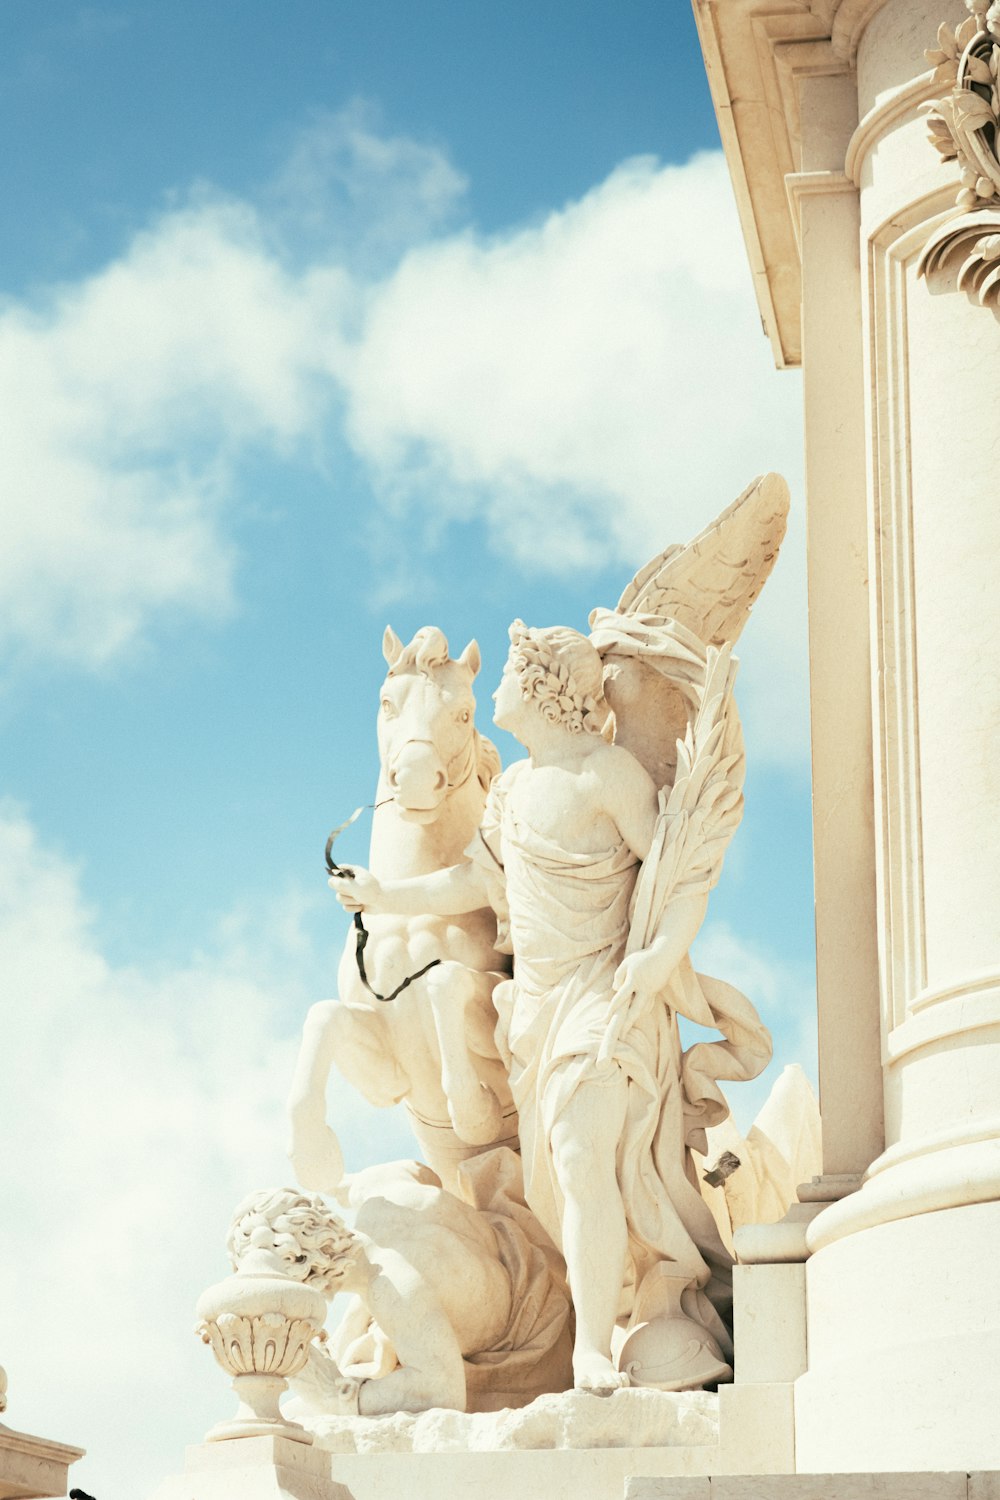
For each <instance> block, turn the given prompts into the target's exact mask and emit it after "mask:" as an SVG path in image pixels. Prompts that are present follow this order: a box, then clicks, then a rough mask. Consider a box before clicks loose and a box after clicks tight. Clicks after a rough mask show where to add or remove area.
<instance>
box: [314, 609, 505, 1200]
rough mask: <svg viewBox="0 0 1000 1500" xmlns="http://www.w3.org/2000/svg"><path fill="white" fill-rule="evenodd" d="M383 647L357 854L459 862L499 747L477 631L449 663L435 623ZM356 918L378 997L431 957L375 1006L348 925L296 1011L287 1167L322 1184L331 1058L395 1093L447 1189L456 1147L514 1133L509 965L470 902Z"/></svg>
mask: <svg viewBox="0 0 1000 1500" xmlns="http://www.w3.org/2000/svg"><path fill="white" fill-rule="evenodd" d="M382 651H383V654H384V656H385V659H386V662H387V663H388V666H389V672H388V675H387V677H386V679H385V682H384V683H383V685H382V692H381V701H380V707H379V719H378V742H379V755H380V759H381V775H380V777H379V783H378V792H377V794H376V798H375V801H376V804H378V805H377V806H376V810H375V813H374V817H373V823H372V836H371V847H370V852H369V866H370V868H371V870H372V872H373V873H374V874H376V875H391V877H392V878H393V879H397V880H398V879H401V878H406V877H407V876H420V875H427V874H430V873H431V872H432V871H434V870H438V869H441V868H443V867H445V866H448V865H453V864H456V863H458V862H459V861H460V860H461V859H462V856H463V854H464V851H465V849H466V848H467V847H468V845H469V843H470V841H471V840H472V839H473V838H474V837H475V835H476V831H477V829H478V828H479V823H480V819H481V816H482V811H483V805H484V802H485V799H486V790H487V788H488V786H489V784H490V781H491V780H492V778H493V776H494V775H495V774H496V773H497V771H499V769H500V757H499V756H498V754H497V752H496V749H495V747H494V746H493V745H492V744H491V743H490V741H489V740H488V739H486V738H485V737H484V736H483V735H481V734H480V733H479V732H478V730H477V729H476V727H475V723H474V715H475V706H476V705H475V699H474V698H473V695H472V682H473V679H474V677H475V676H476V673H477V672H478V671H479V665H480V656H479V647H478V646H477V645H476V643H475V641H471V642H470V643H469V645H468V646H466V648H465V650H464V651H463V652H462V654H461V656H460V657H459V658H458V659H457V660H452V658H451V657H450V656H449V653H448V642H447V640H446V639H445V637H444V635H443V634H442V632H441V631H440V630H438V629H436V628H434V627H430V626H428V627H425V628H424V629H423V630H420V631H418V632H417V634H416V635H415V636H414V638H413V640H412V641H411V642H410V644H409V645H408V646H405V647H404V645H403V643H402V641H401V640H400V639H399V638H398V636H396V635H395V633H394V632H393V631H392V630H391V629H388V628H387V629H386V632H385V636H384V638H383V642H382ZM367 923H368V929H369V941H368V945H367V948H366V950H365V965H366V968H367V973H368V978H369V980H370V983H371V986H372V989H374V990H375V991H377V992H378V993H379V994H382V995H389V994H391V993H392V992H393V990H394V989H395V988H396V986H397V985H399V984H401V983H402V981H403V980H405V979H406V978H407V977H408V976H409V975H411V974H414V973H416V972H417V971H419V970H420V969H422V968H423V967H424V966H425V965H427V964H429V963H430V962H431V961H432V960H433V959H438V960H440V962H439V963H438V964H436V965H435V967H433V968H431V969H430V970H429V971H428V972H427V973H426V974H424V975H422V976H421V977H419V978H417V979H415V980H414V982H413V983H412V984H411V985H410V986H409V987H408V988H406V989H405V990H403V992H402V993H401V994H399V995H398V996H397V997H396V998H395V999H394V1000H392V1001H391V1002H390V1003H388V1004H382V1003H380V1002H379V1001H378V1000H376V999H375V998H374V996H373V995H372V994H371V993H370V991H369V990H368V989H366V988H365V986H364V984H363V982H362V980H361V978H360V975H359V972H358V966H357V963H356V955H355V947H356V942H355V937H356V934H355V931H354V930H353V929H352V931H351V933H350V934H349V936H348V939H347V945H346V948H345V951H344V956H343V958H342V960H341V964H340V970H339V976H338V977H339V987H340V999H339V1001H338V1000H326V1001H322V1002H321V1003H320V1004H318V1005H314V1006H313V1007H312V1009H311V1010H310V1011H309V1014H308V1016H307V1018H306V1024H305V1029H304V1033H303V1039H302V1047H301V1050H300V1053H299V1060H298V1064H297V1067H296V1073H295V1081H294V1084H293V1089H292V1098H291V1102H290V1107H291V1114H292V1128H293V1138H294V1139H293V1150H292V1155H293V1160H294V1162H295V1165H296V1169H297V1171H298V1174H299V1180H300V1181H301V1182H302V1184H303V1186H306V1187H312V1188H314V1189H319V1190H322V1187H323V1185H324V1184H323V1182H322V1181H321V1179H322V1178H324V1177H325V1176H327V1175H329V1163H328V1158H329V1157H330V1153H331V1151H332V1150H333V1149H334V1148H333V1147H332V1146H331V1144H330V1142H331V1136H330V1133H329V1132H328V1130H327V1127H326V1123H325V1092H326V1083H327V1078H328V1076H329V1073H330V1069H331V1067H332V1066H333V1065H336V1067H337V1068H338V1069H339V1071H340V1072H341V1073H343V1075H344V1077H345V1078H347V1079H348V1081H349V1082H350V1083H352V1084H353V1085H354V1086H355V1087H356V1088H357V1089H359V1090H360V1091H361V1093H362V1094H363V1095H364V1096H365V1098H366V1099H368V1100H369V1101H370V1102H371V1103H372V1104H376V1105H390V1104H397V1103H398V1102H399V1101H400V1100H403V1101H404V1102H405V1104H406V1106H407V1109H408V1110H409V1113H410V1118H411V1123H412V1125H413V1130H414V1133H415V1135H416V1136H417V1139H418V1140H419V1142H420V1145H421V1148H422V1150H423V1154H424V1159H425V1160H426V1162H427V1163H428V1165H429V1166H431V1167H433V1169H434V1170H435V1171H436V1172H437V1174H438V1176H439V1177H440V1178H441V1180H442V1182H443V1183H444V1184H445V1186H448V1187H455V1186H457V1179H456V1175H455V1174H456V1171H457V1168H458V1166H459V1163H460V1162H462V1161H464V1160H465V1159H466V1158H467V1157H469V1156H474V1155H476V1154H477V1153H478V1152H480V1151H482V1150H484V1149H486V1148H487V1147H490V1146H494V1145H511V1146H516V1144H517V1116H516V1111H515V1108H514V1104H513V1101H512V1100H511V1096H510V1089H509V1087H508V1083H507V1074H506V1070H505V1068H504V1065H503V1063H502V1062H501V1060H500V1057H499V1056H498V1054H497V1051H496V1046H495V1043H494V1041H493V1031H494V1027H495V1025H496V1013H495V1011H494V1009H493V1002H492V994H493V989H494V987H495V985H496V984H497V982H498V981H499V980H500V979H502V978H503V977H504V968H505V966H506V965H507V964H508V962H509V961H508V960H506V959H504V958H503V957H502V956H501V955H500V954H498V953H497V952H496V950H495V948H494V943H495V941H496V919H495V917H494V915H493V913H492V911H490V910H484V911H478V912H472V913H470V914H469V915H467V916H456V917H447V918H442V917H415V918H414V917H397V916H372V917H370V918H368V919H367ZM307 1178H309V1179H310V1180H309V1181H307V1180H306V1179H307Z"/></svg>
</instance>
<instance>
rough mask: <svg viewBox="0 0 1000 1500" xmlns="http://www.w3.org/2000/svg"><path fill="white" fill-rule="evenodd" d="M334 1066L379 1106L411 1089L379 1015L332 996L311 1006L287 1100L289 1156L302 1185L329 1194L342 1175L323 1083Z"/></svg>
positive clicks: (395, 1101)
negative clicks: (349, 1005)
mask: <svg viewBox="0 0 1000 1500" xmlns="http://www.w3.org/2000/svg"><path fill="white" fill-rule="evenodd" d="M334 1064H336V1066H337V1068H338V1070H339V1072H341V1073H342V1074H343V1075H344V1077H345V1078H346V1079H348V1081H349V1082H350V1083H352V1084H354V1086H355V1087H356V1088H357V1089H358V1090H359V1091H360V1092H361V1093H362V1094H363V1095H364V1096H365V1098H366V1099H368V1100H369V1102H370V1103H372V1104H375V1105H378V1106H384V1105H390V1104H398V1103H399V1101H400V1100H401V1099H402V1098H404V1097H405V1095H406V1094H407V1093H408V1092H409V1089H410V1080H409V1078H408V1077H407V1075H406V1074H405V1073H404V1072H403V1069H402V1068H401V1067H400V1065H399V1063H398V1062H397V1060H396V1058H395V1056H394V1054H393V1052H392V1049H391V1045H390V1041H389V1037H388V1035H387V1031H386V1027H385V1022H384V1020H383V1018H382V1017H381V1016H378V1015H376V1014H375V1013H374V1012H369V1011H364V1010H358V1009H355V1008H353V1007H348V1006H346V1005H341V1004H340V1003H339V1001H336V1000H322V1001H320V1002H319V1003H318V1004H316V1005H313V1006H311V1007H310V1009H309V1011H308V1013H307V1015H306V1019H305V1025H304V1026H303V1028H302V1042H301V1044H300V1046H299V1055H298V1058H297V1060H296V1063H295V1071H294V1073H293V1075H292V1089H291V1094H290V1095H289V1100H288V1112H289V1115H290V1117H291V1125H292V1138H291V1144H290V1146H289V1150H288V1155H289V1157H290V1158H291V1162H292V1166H293V1168H294V1170H295V1175H296V1177H297V1178H298V1181H299V1183H300V1184H301V1186H302V1187H305V1188H310V1189H311V1190H312V1191H313V1192H320V1193H323V1192H326V1193H332V1192H333V1191H334V1190H335V1189H336V1187H337V1186H338V1185H339V1183H340V1182H341V1180H342V1178H343V1176H344V1162H343V1157H342V1156H341V1152H340V1146H339V1144H338V1141H337V1137H336V1136H335V1135H334V1133H333V1131H332V1130H331V1129H330V1127H329V1126H328V1125H327V1123H326V1085H327V1080H328V1079H329V1076H330V1070H331V1068H332V1067H333V1065H334Z"/></svg>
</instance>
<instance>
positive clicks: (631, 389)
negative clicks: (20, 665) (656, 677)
mask: <svg viewBox="0 0 1000 1500" xmlns="http://www.w3.org/2000/svg"><path fill="white" fill-rule="evenodd" d="M463 190H464V183H463V179H462V178H461V175H460V174H459V173H458V172H457V171H456V169H455V168H454V167H453V166H452V165H451V163H450V162H449V161H448V159H447V157H446V156H445V155H444V154H443V153H442V152H441V151H439V150H438V149H437V148H436V147H432V146H426V145H422V144H419V143H414V142H412V141H407V140H405V139H402V138H388V139H385V138H382V137H381V136H380V135H379V134H378V133H377V131H376V129H375V127H374V124H373V121H372V118H371V117H370V115H369V114H367V113H366V112H365V110H364V109H363V108H361V107H360V106H358V107H353V108H352V109H351V110H349V111H347V112H345V113H343V114H341V115H338V116H327V115H323V116H317V117H316V119H315V120H314V121H313V122H312V124H311V125H310V126H309V127H308V128H307V129H306V131H305V132H304V134H303V135H302V136H301V138H300V139H299V140H298V142H297V143H296V144H295V146H294V148H293V149H292V151H291V154H290V157H289V160H288V163H287V165H286V167H285V169H284V170H283V172H282V173H279V175H278V178H277V179H276V181H275V183H273V184H272V185H271V187H270V188H268V189H266V190H264V191H262V194H261V195H260V199H259V201H258V202H257V203H256V204H250V203H247V202H234V201H231V200H226V199H223V198H221V197H220V196H219V195H217V194H214V193H213V192H212V191H211V190H208V189H204V188H203V189H201V190H199V191H198V192H197V193H195V194H194V195H193V197H192V201H191V203H190V204H189V205H188V206H187V207H183V208H180V209H178V210H177V211H175V212H172V213H170V214H168V215H166V216H164V217H163V218H161V219H159V220H158V221H156V222H155V223H154V224H152V225H151V227H150V228H149V229H148V230H147V231H146V232H145V233H143V234H141V235H139V236H138V237H137V238H136V239H135V240H134V241H133V242H132V243H131V244H130V245H129V247H128V248H127V250H126V251H125V253H124V254H123V255H122V257H121V258H120V259H119V260H118V261H116V262H114V263H113V264H111V265H109V266H108V267H107V268H106V269H105V270H104V271H102V272H101V273H100V274H99V275H96V276H93V277H91V278H89V279H88V280H86V281H84V282H82V283H80V284H77V285H73V286H67V287H62V288H59V289H57V290H56V291H54V292H53V294H52V295H51V297H50V298H49V300H48V302H47V303H46V305H45V306H42V307H40V306H34V307H31V308H28V307H24V306H19V305H11V306H8V307H7V309H6V310H5V311H4V312H3V313H2V314H0V405H2V410H3V412H4V426H5V431H4V440H3V442H2V444H0V535H2V538H3V542H4V546H3V549H2V552H0V619H2V621H3V625H2V627H0V653H3V654H5V655H6V656H7V658H8V659H10V658H14V659H15V660H16V659H21V660H23V659H29V660H30V659H31V658H32V657H34V656H42V655H48V656H56V657H62V658H64V659H68V660H71V661H74V662H78V663H81V664H83V665H86V666H90V667H94V666H100V665H101V664H103V663H105V662H107V661H109V660H111V659H113V658H114V657H116V656H117V655H119V654H121V653H122V652H123V651H127V650H128V649H129V648H130V647H131V646H132V645H134V643H135V642H136V641H137V640H141V639H142V638H143V636H144V634H145V633H146V632H147V631H148V629H149V627H150V624H151V622H153V621H155V619H156V618H157V617H158V616H159V615H161V614H162V613H163V612H164V611H176V610H187V611H197V612H201V613H203V614H206V615H212V614H215V615H219V614H224V613H225V611H226V610H227V609H228V608H229V607H230V606H231V602H232V599H233V594H234V588H235V583H234V579H235V576H236V574H235V570H236V561H235V557H234V550H233V543H232V526H231V520H230V516H229V513H228V511H227V505H228V504H229V503H230V502H231V501H232V499H233V497H234V496H235V495H236V494H238V479H239V475H240V466H241V464H242V463H243V462H244V461H245V460H246V459H247V457H248V456H249V455H251V454H252V453H254V452H256V451H259V449H260V447H261V446H262V445H263V446H264V447H266V448H269V449H270V450H271V451H273V452H277V453H279V454H283V455H285V456H286V457H287V459H288V461H289V462H308V461H309V455H310V454H311V453H312V452H313V451H315V448H316V446H317V445H318V444H319V443H320V442H321V440H322V436H323V434H324V433H326V434H330V435H331V436H332V437H333V438H334V439H335V438H336V437H337V436H338V434H339V435H340V436H341V437H342V438H346V440H347V441H348V442H349V443H350V444H351V445H352V446H353V448H354V450H355V452H356V454H357V455H358V457H359V458H360V459H361V460H362V462H363V464H364V465H365V466H366V468H367V471H368V473H369V476H370V482H371V485H372V491H373V495H374V497H375V500H376V502H377V503H378V505H379V506H380V507H381V508H382V509H383V511H384V512H386V513H387V514H392V515H394V516H397V517H406V516H410V517H417V518H419V517H424V518H426V519H427V522H428V525H429V526H430V527H432V528H438V529H440V527H441V526H442V525H443V524H446V523H447V521H448V519H449V518H451V519H468V518H469V517H478V518H482V519H484V520H485V522H486V524H487V530H488V534H489V536H490V538H491V540H492V546H493V548H494V549H495V550H496V551H497V552H498V553H502V554H504V555H505V556H507V557H509V558H511V559H513V560H514V561H516V562H517V563H518V564H519V565H520V566H522V567H528V568H531V569H534V570H536V571H538V572H540V573H543V574H544V573H548V574H551V575H560V574H562V575H566V576H568V575H571V574H572V573H573V572H574V571H575V570H577V569H578V568H579V567H580V566H581V565H594V564H595V563H596V562H598V561H601V560H614V561H616V562H620V563H621V565H622V570H623V572H625V571H626V570H627V568H628V566H629V565H631V564H636V563H641V562H642V561H644V560H645V558H646V557H647V556H649V555H650V554H651V553H652V552H655V551H657V550H659V549H660V548H661V547H663V546H664V545H665V544H666V543H667V542H670V541H677V540H683V539H684V538H685V537H687V536H689V535H691V534H692V533H693V532H695V531H697V530H699V529H700V528H701V527H702V526H703V525H704V524H705V523H706V521H707V520H708V519H710V518H711V517H712V516H713V515H714V514H715V513H716V512H717V511H718V510H719V509H720V508H721V506H722V505H724V504H725V503H727V502H728V501H729V500H730V499H732V498H733V497H734V496H735V495H736V494H738V493H739V491H740V490H741V489H742V488H743V486H744V485H745V484H746V483H747V481H748V480H749V479H750V478H752V477H753V476H754V475H755V474H756V473H759V472H761V471H762V470H764V469H766V468H773V467H777V468H782V469H784V470H786V471H787V472H788V473H789V477H790V478H791V480H792V482H793V488H795V489H796V490H799V488H800V485H799V483H798V480H799V476H800V467H801V460H800V443H799V426H800V422H799V410H798V400H799V393H798V385H797V382H796V380H795V378H794V377H787V376H786V377H781V376H778V375H777V374H776V372H775V371H774V370H773V369H772V368H771V367H770V362H769V356H768V352H767V347H766V344H765V341H764V340H763V339H762V338H761V337H760V332H759V328H758V326H757V325H756V320H755V318H754V315H753V312H752V299H751V296H750V288H749V283H748V278H747V273H746V269H745V256H744V252H743V246H742V242H741V237H740V233H739V228H738V224H737V220H736V214H735V210H734V208H733V206H732V203H731V196H730V192H729V185H728V180H727V178H726V173H725V167H724V164H723V162H722V158H721V155H719V154H718V153H713V154H705V155H701V156H698V157H695V158H694V159H692V160H691V161H690V162H688V163H687V164H686V165H683V166H671V167H662V166H660V165H659V164H658V163H657V162H656V161H655V160H653V159H651V158H639V159H636V160H634V161H631V162H627V163H625V164H624V165H622V166H621V167H619V168H618V169H617V170H616V171H615V172H614V173H612V174H611V176H610V177H609V178H608V179H607V180H606V181H605V182H603V183H602V184H600V185H599V186H597V187H595V188H594V189H593V190H592V191H591V192H590V193H588V194H586V195H585V196H584V197H583V198H582V199H580V200H579V201H577V202H573V203H570V204H568V205H566V206H565V207H564V208H563V209H561V210H560V211H558V212H555V213H553V214H551V215H550V216H549V218H548V219H546V220H545V221H544V222H543V223H541V224H538V225H534V226H532V227H529V228H515V229H513V230H511V232H509V233H507V234H504V235H499V236H493V237H489V238H484V237H482V236H480V235H477V234H476V233H475V232H474V231H473V230H471V229H467V230H464V231H452V232H444V230H443V229H442V227H441V226H442V224H443V223H445V222H446V221H447V220H448V216H449V215H451V214H453V213H454V210H455V207H456V205H457V204H458V203H459V202H460V201H461V197H462V193H463ZM309 205H312V206H313V207H312V208H310V207H309ZM311 213H314V218H313V219H310V214H311ZM338 216H339V220H340V222H341V230H342V234H341V237H340V242H339V248H338V249H337V250H336V252H335V253H334V254H330V253H328V252H327V253H324V254H323V255H319V254H318V253H316V254H313V253H312V252H313V251H314V250H317V246H316V245H315V244H310V247H309V248H310V253H309V254H308V255H305V256H304V255H303V245H305V244H307V242H309V238H310V234H311V233H312V231H315V230H316V229H317V226H321V225H331V224H334V223H335V222H337V221H338ZM310 224H311V226H312V228H311V229H310ZM335 238H336V237H335ZM390 252H391V253H390ZM387 257H388V264H387V259H386V258H387ZM331 503H336V502H335V500H333V498H331ZM797 524H798V523H796V525H797ZM787 550H788V553H789V557H790V559H791V560H790V561H789V562H784V561H783V562H782V564H781V565H780V566H779V569H778V571H777V574H776V576H775V578H774V580H773V581H772V582H771V583H770V584H769V586H768V589H767V591H766V592H765V595H764V598H763V600H762V602H761V605H760V606H759V620H755V622H754V623H753V624H752V626H751V629H752V630H753V631H754V632H755V633H756V636H757V644H756V645H755V649H754V652H753V653H751V663H750V667H749V669H748V674H747V678H746V682H745V687H746V689H748V691H746V693H745V702H747V704H748V707H749V713H748V719H749V721H750V723H751V726H752V728H753V732H754V736H755V745H756V747H757V749H758V753H761V752H762V753H765V754H769V755H773V756H776V757H778V758H786V759H787V758H801V757H802V755H803V752H804V748H805V744H806V738H807V730H806V715H805V707H804V705H805V631H804V628H803V621H804V565H803V560H802V546H801V529H799V531H798V532H797V533H796V532H795V530H794V527H793V533H792V536H791V538H790V542H789V544H788V549H787ZM417 561H418V562H419V559H418V560H417ZM594 602H595V603H597V602H599V601H597V600H595V601H594ZM603 602H612V601H603ZM755 659H756V660H755ZM765 662H766V668H765V666H764V663H765Z"/></svg>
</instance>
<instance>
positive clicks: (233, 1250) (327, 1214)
mask: <svg viewBox="0 0 1000 1500" xmlns="http://www.w3.org/2000/svg"><path fill="white" fill-rule="evenodd" d="M356 1243H357V1235H356V1234H355V1233H354V1232H353V1230H351V1229H348V1227H347V1225H346V1224H345V1223H344V1221H343V1219H341V1218H340V1217H339V1216H338V1215H337V1214H335V1213H334V1212H333V1211H332V1209H330V1208H328V1207H327V1205H326V1204H325V1203H324V1202H323V1199H322V1198H319V1197H312V1198H310V1197H308V1196H307V1195H306V1194H304V1193H299V1192H297V1191H296V1190H295V1189H294V1188H266V1189H264V1190H263V1191H261V1192H258V1193H251V1194H250V1196H249V1198H245V1199H244V1200H243V1202H242V1203H241V1204H240V1206H239V1208H237V1210H236V1212H235V1214H234V1215H233V1221H232V1223H231V1225H230V1226H229V1237H228V1239H227V1241H226V1248H227V1249H228V1251H229V1255H230V1258H231V1260H232V1262H233V1265H234V1266H235V1267H238V1266H239V1263H240V1261H241V1259H242V1258H243V1256H244V1255H245V1254H246V1253H247V1251H248V1250H251V1249H254V1248H256V1247H259V1246H263V1247H264V1248H267V1249H273V1250H277V1251H278V1252H279V1253H280V1252H281V1251H282V1250H285V1251H297V1254H296V1255H294V1257H292V1259H293V1260H294V1262H296V1263H295V1264H294V1267H293V1266H292V1265H290V1267H289V1273H290V1274H291V1275H293V1276H294V1277H295V1279H296V1280H297V1281H304V1282H307V1283H308V1284H309V1285H310V1286H315V1287H316V1289H317V1290H318V1291H320V1292H322V1293H323V1294H324V1296H327V1297H330V1296H332V1295H333V1293H334V1292H335V1291H336V1290H337V1284H338V1282H339V1281H340V1278H341V1276H342V1274H343V1262H344V1260H345V1258H346V1256H347V1254H348V1252H349V1251H350V1250H351V1248H352V1247H353V1246H354V1245H355V1244H356ZM299 1256H304V1257H305V1259H304V1261H299Z"/></svg>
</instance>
